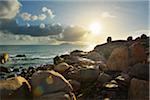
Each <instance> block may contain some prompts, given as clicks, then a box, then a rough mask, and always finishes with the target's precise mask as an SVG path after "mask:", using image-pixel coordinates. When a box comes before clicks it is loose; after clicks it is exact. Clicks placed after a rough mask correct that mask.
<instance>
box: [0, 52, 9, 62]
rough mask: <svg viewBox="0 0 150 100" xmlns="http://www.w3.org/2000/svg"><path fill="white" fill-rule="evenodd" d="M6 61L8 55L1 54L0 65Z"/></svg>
mask: <svg viewBox="0 0 150 100" xmlns="http://www.w3.org/2000/svg"><path fill="white" fill-rule="evenodd" d="M8 60H9V54H8V53H3V54H2V55H1V56H0V62H1V64H4V63H6V62H7V61H8Z"/></svg>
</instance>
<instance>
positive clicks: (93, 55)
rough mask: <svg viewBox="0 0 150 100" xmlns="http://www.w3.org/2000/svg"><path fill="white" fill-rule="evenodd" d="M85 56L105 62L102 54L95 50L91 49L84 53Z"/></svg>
mask: <svg viewBox="0 0 150 100" xmlns="http://www.w3.org/2000/svg"><path fill="white" fill-rule="evenodd" d="M86 58H88V59H91V60H93V61H104V62H106V59H105V57H104V56H102V55H100V54H99V53H98V52H96V51H91V52H89V53H88V54H87V55H86Z"/></svg>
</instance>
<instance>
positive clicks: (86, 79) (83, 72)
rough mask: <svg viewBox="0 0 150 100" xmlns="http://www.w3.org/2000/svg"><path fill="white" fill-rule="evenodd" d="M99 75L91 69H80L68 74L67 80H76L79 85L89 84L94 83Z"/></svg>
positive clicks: (95, 70) (96, 70)
mask: <svg viewBox="0 0 150 100" xmlns="http://www.w3.org/2000/svg"><path fill="white" fill-rule="evenodd" d="M98 75H99V70H98V69H93V68H88V69H87V68H82V69H79V70H78V71H73V72H71V73H69V74H68V77H69V79H73V80H77V81H79V82H81V83H90V82H94V81H95V80H96V79H97V78H98Z"/></svg>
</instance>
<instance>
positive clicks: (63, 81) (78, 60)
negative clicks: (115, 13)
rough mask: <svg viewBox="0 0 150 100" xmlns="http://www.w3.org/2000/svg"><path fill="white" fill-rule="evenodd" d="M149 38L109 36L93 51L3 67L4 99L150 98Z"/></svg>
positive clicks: (2, 95) (1, 69)
mask: <svg viewBox="0 0 150 100" xmlns="http://www.w3.org/2000/svg"><path fill="white" fill-rule="evenodd" d="M147 39H148V40H149V37H146V36H145V35H142V36H141V38H139V39H135V40H133V39H128V41H121V40H120V41H111V39H109V41H108V40H107V41H108V43H106V44H102V45H98V46H96V47H95V49H94V50H92V51H90V52H84V51H80V50H75V51H72V52H71V53H70V54H66V55H61V56H56V57H55V58H54V59H53V60H54V64H51V65H44V66H41V67H38V68H36V67H29V68H28V69H25V68H20V69H17V68H6V67H0V72H1V81H0V91H2V92H1V94H0V96H1V97H2V98H1V99H2V100H12V99H23V98H24V99H31V100H61V99H62V100H103V99H116V100H124V99H125V100H126V99H127V100H143V99H144V100H148V99H149V91H148V90H149V89H148V87H149V60H148V59H149V58H148V55H149V51H148V50H147V49H148V48H149V45H147V44H148V41H147ZM12 72H13V73H14V74H11V75H7V74H8V73H12ZM6 75H7V76H6Z"/></svg>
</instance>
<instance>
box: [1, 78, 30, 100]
mask: <svg viewBox="0 0 150 100" xmlns="http://www.w3.org/2000/svg"><path fill="white" fill-rule="evenodd" d="M30 90H31V87H30V85H29V83H28V82H27V80H26V79H25V78H23V77H21V76H18V77H12V78H8V79H7V80H0V91H1V93H0V97H1V100H16V99H17V100H20V99H21V100H26V99H30V98H31V95H30V94H31V93H30Z"/></svg>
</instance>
